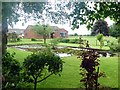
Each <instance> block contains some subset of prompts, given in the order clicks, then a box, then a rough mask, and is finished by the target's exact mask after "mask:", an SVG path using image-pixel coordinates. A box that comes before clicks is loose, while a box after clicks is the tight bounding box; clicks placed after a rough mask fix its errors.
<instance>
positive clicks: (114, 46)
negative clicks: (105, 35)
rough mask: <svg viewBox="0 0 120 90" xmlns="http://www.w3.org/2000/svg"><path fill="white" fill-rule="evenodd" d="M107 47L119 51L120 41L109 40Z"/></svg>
mask: <svg viewBox="0 0 120 90" xmlns="http://www.w3.org/2000/svg"><path fill="white" fill-rule="evenodd" d="M109 48H110V51H112V52H120V43H114V42H111V43H110V44H109Z"/></svg>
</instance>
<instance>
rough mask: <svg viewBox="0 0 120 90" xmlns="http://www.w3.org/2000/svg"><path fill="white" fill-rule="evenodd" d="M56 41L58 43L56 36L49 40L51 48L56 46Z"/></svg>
mask: <svg viewBox="0 0 120 90" xmlns="http://www.w3.org/2000/svg"><path fill="white" fill-rule="evenodd" d="M58 43H59V41H58V39H57V38H55V39H52V40H50V44H51V46H52V48H53V49H55V47H56V46H57V44H58Z"/></svg>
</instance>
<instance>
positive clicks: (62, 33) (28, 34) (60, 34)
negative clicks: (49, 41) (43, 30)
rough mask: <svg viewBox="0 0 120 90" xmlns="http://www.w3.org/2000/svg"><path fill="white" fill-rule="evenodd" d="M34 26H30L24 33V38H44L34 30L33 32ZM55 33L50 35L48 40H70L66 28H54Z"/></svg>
mask: <svg viewBox="0 0 120 90" xmlns="http://www.w3.org/2000/svg"><path fill="white" fill-rule="evenodd" d="M32 27H33V26H32V25H28V27H27V28H26V29H25V31H24V38H36V39H39V38H43V36H42V35H39V34H37V33H36V32H35V31H34V30H32ZM52 28H53V32H52V33H51V34H50V35H49V37H48V38H68V31H67V30H65V29H64V28H58V27H57V26H52Z"/></svg>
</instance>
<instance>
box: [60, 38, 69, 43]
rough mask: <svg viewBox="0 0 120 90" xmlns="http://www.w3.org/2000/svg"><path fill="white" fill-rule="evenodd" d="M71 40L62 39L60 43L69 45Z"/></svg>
mask: <svg viewBox="0 0 120 90" xmlns="http://www.w3.org/2000/svg"><path fill="white" fill-rule="evenodd" d="M69 41H70V40H69V39H66V38H63V39H61V40H60V42H62V43H68V42H69Z"/></svg>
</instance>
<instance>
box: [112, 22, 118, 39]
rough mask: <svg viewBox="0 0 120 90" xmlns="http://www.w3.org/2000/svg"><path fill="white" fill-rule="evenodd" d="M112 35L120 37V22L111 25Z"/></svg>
mask: <svg viewBox="0 0 120 90" xmlns="http://www.w3.org/2000/svg"><path fill="white" fill-rule="evenodd" d="M110 36H113V37H116V38H117V37H120V24H117V25H116V24H113V25H111V26H110Z"/></svg>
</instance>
